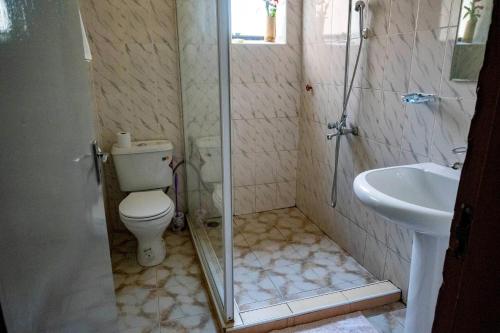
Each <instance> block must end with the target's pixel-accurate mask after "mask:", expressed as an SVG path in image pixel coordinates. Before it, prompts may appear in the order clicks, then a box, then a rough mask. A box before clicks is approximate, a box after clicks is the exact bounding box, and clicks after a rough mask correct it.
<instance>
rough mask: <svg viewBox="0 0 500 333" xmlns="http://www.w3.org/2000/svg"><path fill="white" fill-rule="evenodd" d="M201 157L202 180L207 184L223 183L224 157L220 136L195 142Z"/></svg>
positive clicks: (208, 137)
mask: <svg viewBox="0 0 500 333" xmlns="http://www.w3.org/2000/svg"><path fill="white" fill-rule="evenodd" d="M195 144H196V148H197V149H198V152H199V153H200V157H201V170H200V173H201V179H202V180H203V181H204V182H205V183H217V182H221V181H222V155H221V142H220V136H206V137H201V138H198V139H197V140H196V141H195Z"/></svg>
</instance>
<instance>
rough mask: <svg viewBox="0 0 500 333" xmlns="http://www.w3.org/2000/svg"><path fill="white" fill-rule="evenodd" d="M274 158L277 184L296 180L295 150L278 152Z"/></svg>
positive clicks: (296, 154) (296, 157)
mask: <svg viewBox="0 0 500 333" xmlns="http://www.w3.org/2000/svg"><path fill="white" fill-rule="evenodd" d="M274 156H276V157H277V158H276V168H277V169H276V177H275V179H276V180H277V181H278V182H289V181H294V180H295V179H296V178H297V159H298V152H297V150H290V151H288V150H282V151H278V153H277V155H273V156H272V157H274Z"/></svg>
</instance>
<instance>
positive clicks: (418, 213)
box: [354, 163, 460, 333]
mask: <svg viewBox="0 0 500 333" xmlns="http://www.w3.org/2000/svg"><path fill="white" fill-rule="evenodd" d="M459 179H460V171H458V170H453V169H452V168H448V167H444V166H441V165H438V164H435V163H421V164H413V165H404V166H397V167H390V168H383V169H374V170H369V171H366V172H363V173H361V174H359V175H358V176H357V177H356V179H355V180H354V192H355V193H356V196H357V197H358V198H359V200H361V202H363V203H364V204H365V205H366V206H368V207H370V208H371V209H373V210H374V211H375V212H376V213H378V214H379V215H381V216H383V217H385V218H387V219H388V220H389V221H392V222H394V223H397V224H401V225H403V226H405V227H406V228H409V229H412V230H414V231H415V236H414V238H413V250H412V258H411V267H410V285H409V288H408V304H407V311H406V322H405V332H406V333H430V332H431V330H432V322H433V320H434V311H435V308H436V301H437V296H438V292H439V288H440V287H441V283H442V281H443V277H442V271H443V263H444V256H445V253H446V249H447V247H448V242H449V236H450V227H451V220H452V218H453V208H454V205H455V200H456V196H457V190H458V183H459Z"/></svg>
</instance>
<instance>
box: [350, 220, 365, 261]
mask: <svg viewBox="0 0 500 333" xmlns="http://www.w3.org/2000/svg"><path fill="white" fill-rule="evenodd" d="M366 238H367V234H366V231H365V230H363V229H361V228H360V227H358V226H357V225H356V224H354V223H352V222H349V239H348V242H347V244H348V246H347V251H348V252H349V253H350V254H351V255H352V256H353V257H354V259H356V261H358V262H359V263H360V264H361V265H363V264H364V260H365V249H366Z"/></svg>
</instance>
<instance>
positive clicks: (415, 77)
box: [296, 0, 475, 300]
mask: <svg viewBox="0 0 500 333" xmlns="http://www.w3.org/2000/svg"><path fill="white" fill-rule="evenodd" d="M318 1H320V0H317V1H312V0H311V1H309V2H307V1H306V2H305V3H304V13H303V15H304V19H303V20H304V22H305V23H306V22H315V21H314V20H315V15H316V14H315V11H314V8H315V7H314V4H316V3H317V2H318ZM457 2H458V3H459V2H460V1H453V0H438V1H428V0H420V1H410V0H402V1H389V0H370V1H369V3H368V8H367V24H368V27H369V28H370V29H372V32H373V34H374V36H375V37H373V36H372V37H371V38H370V39H369V40H368V42H367V44H366V45H365V46H364V50H363V53H362V57H361V65H360V72H359V73H361V74H360V75H359V76H358V78H357V79H356V80H355V83H354V87H355V88H354V89H353V91H352V94H351V99H350V101H349V104H348V123H349V124H350V125H352V126H359V127H360V131H361V135H360V136H359V137H346V138H343V140H342V141H341V142H342V144H341V149H340V156H339V166H338V173H339V178H338V187H337V193H338V201H337V206H336V208H335V209H332V208H330V207H329V206H328V204H329V198H330V186H331V183H332V179H333V176H332V172H333V170H334V168H335V163H334V161H335V144H333V142H327V141H326V140H325V138H324V136H325V133H326V131H327V130H326V127H325V122H328V121H332V120H333V121H334V120H336V119H337V118H338V116H339V113H340V110H341V105H342V99H343V90H342V83H343V75H344V66H345V63H344V53H345V40H346V28H347V3H348V2H347V1H333V4H332V22H331V24H332V29H331V30H332V34H333V42H332V43H331V44H330V45H327V46H325V45H324V44H325V40H324V39H323V36H324V35H322V34H320V33H317V34H316V35H315V36H313V35H312V34H313V30H314V29H316V31H319V30H320V29H321V27H320V25H321V24H324V22H316V23H318V24H319V26H310V24H309V25H308V26H307V27H306V26H304V28H303V30H304V49H303V53H304V54H303V79H304V82H305V83H313V87H314V89H315V92H314V93H313V94H310V93H305V92H303V95H302V110H301V113H300V117H299V138H300V141H299V144H298V149H299V152H298V154H299V155H298V156H299V159H298V164H297V194H296V196H297V206H298V207H299V208H300V209H301V210H303V212H304V213H306V214H307V215H308V216H309V217H310V218H311V219H312V220H313V221H314V222H315V223H317V225H318V226H319V227H320V228H321V229H322V230H323V231H325V232H326V233H328V234H329V235H330V236H331V237H333V238H334V239H335V240H336V241H337V242H338V243H339V244H340V245H341V246H342V247H344V248H345V249H349V250H350V251H351V252H354V251H357V254H356V257H357V258H358V260H361V261H362V263H363V264H364V265H365V267H367V268H369V269H370V271H372V273H375V274H377V275H378V276H381V277H383V278H387V279H390V280H391V281H392V282H393V283H394V284H395V285H397V286H398V287H400V288H402V289H403V294H404V299H405V300H406V297H407V290H408V279H409V268H410V262H409V261H410V258H411V246H412V233H411V232H408V230H403V229H401V228H398V227H396V226H395V225H394V224H393V223H391V222H390V221H387V220H385V219H384V218H382V217H380V216H377V215H376V214H374V213H373V212H372V211H371V210H369V209H368V208H366V207H365V206H364V205H363V204H361V203H360V202H359V200H358V199H357V198H356V196H355V195H354V193H353V190H352V183H353V180H354V177H355V176H356V175H357V174H358V173H360V172H362V171H365V170H367V169H372V168H377V167H386V166H394V165H400V164H411V163H421V162H427V161H429V160H432V161H434V162H437V163H441V164H445V163H448V159H450V158H457V157H455V156H446V155H447V154H448V153H451V148H453V147H452V146H455V145H458V144H459V143H464V142H465V138H466V134H467V129H468V127H469V123H470V117H471V116H472V112H473V104H474V101H475V84H474V83H469V84H463V83H458V82H454V81H451V80H449V71H450V66H451V59H452V51H453V46H454V41H455V36H456V28H453V27H452V28H450V26H454V25H456V22H457V21H458V14H457V13H458V10H457V8H458V9H459V7H460V6H459V5H456V3H457ZM321 3H325V4H327V5H330V3H329V2H327V1H326V0H325V1H324V2H321ZM307 6H310V7H307ZM448 10H449V11H448ZM450 17H451V18H450ZM353 18H354V20H353V27H354V28H353V32H354V34H353V35H354V36H355V35H356V33H357V32H356V30H357V29H356V24H357V17H356V15H354V16H353ZM344 20H345V22H343V21H344ZM417 20H418V22H417ZM449 22H455V23H449ZM328 29H329V28H324V29H323V30H325V31H327V30H328ZM369 44H371V45H369ZM358 45H359V39H357V40H356V39H355V40H353V41H352V46H353V48H352V49H351V50H352V52H351V59H350V65H351V66H353V60H354V59H355V58H354V57H355V55H356V54H355V51H356V50H357V49H356V47H357V46H358ZM321 48H323V49H327V50H325V51H323V50H321ZM328 48H331V50H330V49H328ZM377 50H382V51H381V52H378V51H377ZM353 53H354V54H353ZM380 54H382V57H379V55H380ZM351 71H352V67H351ZM325 74H326V75H325ZM327 86H328V87H330V90H329V92H326V91H324V90H325V87H327ZM408 91H421V92H426V93H436V94H438V95H439V97H440V98H439V99H438V101H436V102H435V103H431V104H427V105H412V106H404V105H402V104H401V102H400V94H403V93H406V92H408ZM326 95H328V96H329V97H328V99H326V97H325V96H326ZM325 101H327V102H326V104H325ZM441 103H444V106H441ZM465 110H467V111H468V113H467V112H464V111H465ZM459 158H460V157H459ZM461 158H463V156H462V157H461ZM313 175H314V176H313ZM326 216H328V217H326ZM350 230H351V231H352V230H354V231H355V232H351V233H350ZM360 230H362V232H360ZM359 235H361V236H359ZM365 236H366V238H365ZM363 239H366V241H365V250H364V252H363V251H360V250H359V249H360V248H362V246H359V244H362V243H363ZM353 244H358V246H354V245H353Z"/></svg>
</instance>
